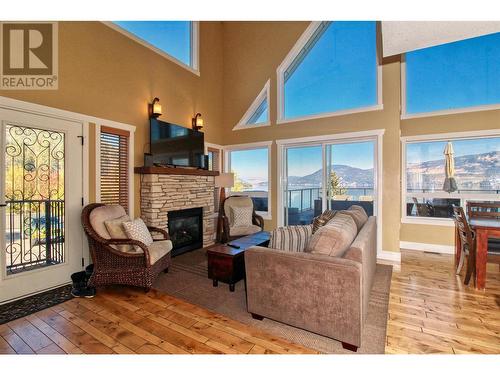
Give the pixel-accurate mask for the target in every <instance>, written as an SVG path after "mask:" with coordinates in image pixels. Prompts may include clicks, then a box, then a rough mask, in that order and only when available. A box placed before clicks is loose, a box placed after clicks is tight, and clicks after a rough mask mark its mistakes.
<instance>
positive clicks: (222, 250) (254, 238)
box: [207, 232, 269, 292]
mask: <svg viewBox="0 0 500 375" xmlns="http://www.w3.org/2000/svg"><path fill="white" fill-rule="evenodd" d="M268 243H269V232H259V233H255V234H252V235H249V236H245V237H242V238H239V239H237V240H234V241H231V244H234V245H237V246H239V247H240V248H239V249H235V248H233V247H230V246H227V245H225V244H217V245H215V246H212V247H211V248H209V249H207V258H208V277H209V278H210V279H212V283H213V286H214V287H216V286H218V285H219V281H222V282H224V283H227V284H229V290H230V291H231V292H234V285H235V284H236V283H237V282H238V281H240V280H243V279H244V278H245V250H246V249H248V248H249V247H252V246H267V244H268Z"/></svg>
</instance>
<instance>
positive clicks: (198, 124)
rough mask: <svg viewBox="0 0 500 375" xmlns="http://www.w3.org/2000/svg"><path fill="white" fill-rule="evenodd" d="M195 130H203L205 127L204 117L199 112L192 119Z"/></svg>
mask: <svg viewBox="0 0 500 375" xmlns="http://www.w3.org/2000/svg"><path fill="white" fill-rule="evenodd" d="M192 125H193V130H196V131H198V130H201V129H203V119H202V118H201V113H197V114H196V115H194V117H193V120H192Z"/></svg>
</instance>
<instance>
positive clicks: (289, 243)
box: [269, 224, 312, 253]
mask: <svg viewBox="0 0 500 375" xmlns="http://www.w3.org/2000/svg"><path fill="white" fill-rule="evenodd" d="M311 235H312V224H309V225H290V226H287V227H283V228H277V229H275V230H273V231H271V236H270V239H269V247H270V248H272V249H277V250H284V251H291V252H297V253H298V252H303V251H304V249H305V248H306V246H307V244H308V243H309V239H310V238H311Z"/></svg>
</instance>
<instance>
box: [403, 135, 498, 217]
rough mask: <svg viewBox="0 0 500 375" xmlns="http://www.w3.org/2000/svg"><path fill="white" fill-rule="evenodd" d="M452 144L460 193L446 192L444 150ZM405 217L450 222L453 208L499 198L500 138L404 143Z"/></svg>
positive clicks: (450, 139) (406, 141)
mask: <svg viewBox="0 0 500 375" xmlns="http://www.w3.org/2000/svg"><path fill="white" fill-rule="evenodd" d="M448 142H449V143H450V144H451V145H452V148H453V154H452V159H453V162H454V170H455V173H454V180H455V182H456V190H455V191H452V192H446V191H444V190H443V188H444V183H445V178H446V174H445V155H444V150H445V148H446V146H447V145H448ZM403 146H404V147H403V152H404V153H405V154H404V156H405V159H406V162H405V165H404V168H405V170H404V171H403V173H404V180H405V183H404V185H403V189H404V191H403V199H404V204H403V210H404V212H403V218H410V220H411V218H416V219H417V220H418V219H421V218H422V217H424V218H426V219H425V220H427V221H428V220H429V219H430V220H438V221H439V219H441V221H443V219H446V220H447V221H448V224H450V223H451V220H450V218H451V217H452V214H453V208H452V205H462V206H464V208H465V202H466V201H467V200H474V199H480V200H490V199H493V200H494V199H497V198H498V194H499V193H500V136H499V135H496V136H489V137H469V138H462V137H460V138H458V137H454V138H449V139H445V138H440V139H425V140H417V141H412V140H411V139H410V140H403Z"/></svg>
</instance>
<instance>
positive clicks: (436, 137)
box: [401, 129, 500, 227]
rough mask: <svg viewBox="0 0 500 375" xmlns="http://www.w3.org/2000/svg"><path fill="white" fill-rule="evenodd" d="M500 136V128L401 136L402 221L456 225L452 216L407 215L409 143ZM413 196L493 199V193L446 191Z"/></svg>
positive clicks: (446, 225) (445, 225)
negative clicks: (407, 148) (407, 152)
mask: <svg viewBox="0 0 500 375" xmlns="http://www.w3.org/2000/svg"><path fill="white" fill-rule="evenodd" d="M496 137H500V130H499V129H492V130H477V131H468V132H453V133H438V134H425V135H416V136H407V137H401V223H403V224H421V225H437V226H444V227H452V226H454V225H455V224H454V222H453V219H452V218H433V217H418V216H407V215H406V198H407V195H408V194H410V193H407V191H406V146H407V144H408V143H419V142H433V141H448V140H452V141H457V140H468V139H473V138H496ZM411 196H414V197H416V198H448V199H460V200H461V201H467V200H475V199H479V200H491V199H492V198H493V197H494V195H493V194H470V193H465V194H459V193H446V192H444V191H443V192H429V193H411Z"/></svg>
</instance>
